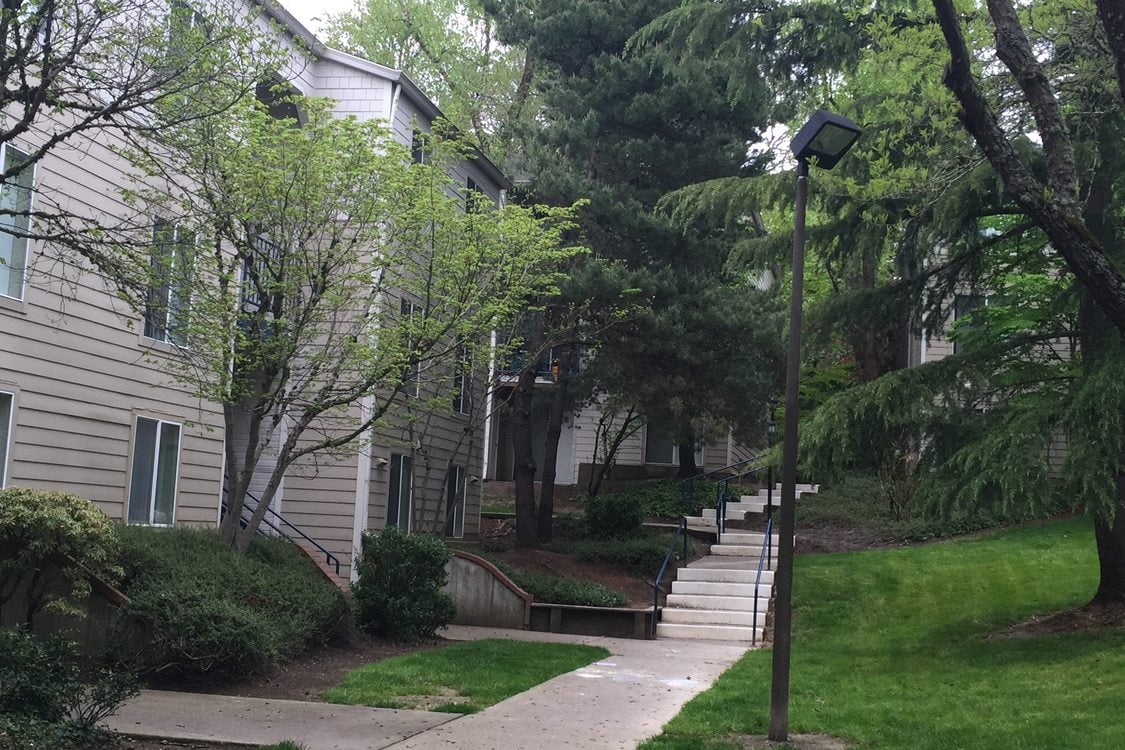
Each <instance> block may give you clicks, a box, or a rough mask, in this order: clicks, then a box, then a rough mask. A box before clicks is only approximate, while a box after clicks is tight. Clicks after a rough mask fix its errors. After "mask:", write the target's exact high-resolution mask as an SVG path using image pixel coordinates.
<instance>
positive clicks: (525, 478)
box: [511, 316, 545, 547]
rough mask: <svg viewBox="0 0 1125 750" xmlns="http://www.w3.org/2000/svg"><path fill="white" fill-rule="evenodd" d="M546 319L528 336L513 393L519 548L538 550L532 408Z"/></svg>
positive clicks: (538, 320)
mask: <svg viewBox="0 0 1125 750" xmlns="http://www.w3.org/2000/svg"><path fill="white" fill-rule="evenodd" d="M544 323H545V322H544V321H543V319H542V316H535V318H534V319H533V320H532V321H531V327H532V332H531V335H530V336H529V337H528V338H529V340H528V345H527V347H526V350H527V355H526V357H525V361H524V363H523V368H522V369H521V370H520V374H519V378H518V379H517V381H516V390H515V393H513V394H512V402H511V403H512V448H513V452H514V459H515V466H513V467H512V478H513V479H514V480H515V485H516V546H518V547H538V546H539V532H538V519H537V518H536V511H535V470H536V469H537V468H539V467H537V466H536V465H535V452H534V451H533V450H532V435H533V433H534V430H533V427H534V415H533V413H532V405H533V403H534V396H535V375H536V370H538V365H539V355H540V354H541V352H542V349H543V325H544Z"/></svg>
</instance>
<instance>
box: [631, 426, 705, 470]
mask: <svg viewBox="0 0 1125 750" xmlns="http://www.w3.org/2000/svg"><path fill="white" fill-rule="evenodd" d="M658 437H659V435H658ZM648 440H649V426H648V425H645V439H644V446H643V451H642V452H641V457H642V458H643V459H644V462H645V464H647V465H649V466H679V465H680V444H679V443H677V442H676V441H675V440H673V441H672V462H671V463H663V462H660V461H649V460H648ZM695 465H696V466H698V467H701V468H702V466H703V442H702V441H698V440H697V441H695Z"/></svg>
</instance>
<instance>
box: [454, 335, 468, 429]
mask: <svg viewBox="0 0 1125 750" xmlns="http://www.w3.org/2000/svg"><path fill="white" fill-rule="evenodd" d="M469 365H470V363H469V352H468V347H464V346H462V347H461V356H460V357H459V358H458V360H457V365H456V367H455V369H454V371H453V404H452V406H453V411H454V412H456V413H458V414H468V413H469V397H470V395H471V393H470V389H471V388H472V384H471V381H470V378H469Z"/></svg>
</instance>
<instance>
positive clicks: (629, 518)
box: [586, 494, 641, 539]
mask: <svg viewBox="0 0 1125 750" xmlns="http://www.w3.org/2000/svg"><path fill="white" fill-rule="evenodd" d="M640 526H641V503H640V500H639V499H638V498H637V497H636V496H634V495H625V494H622V495H599V496H597V497H590V498H587V499H586V530H587V533H588V534H589V535H590V536H591V537H593V538H595V539H624V538H625V537H627V536H629V535H630V534H632V533H633V532H634V531H636V530H637V529H639V528H640Z"/></svg>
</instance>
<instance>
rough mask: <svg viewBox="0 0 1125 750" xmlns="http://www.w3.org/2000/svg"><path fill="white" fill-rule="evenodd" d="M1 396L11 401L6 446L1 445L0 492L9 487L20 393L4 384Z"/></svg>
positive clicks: (0, 392) (9, 403)
mask: <svg viewBox="0 0 1125 750" xmlns="http://www.w3.org/2000/svg"><path fill="white" fill-rule="evenodd" d="M9 389H10V390H9ZM0 396H7V397H8V398H9V399H10V401H9V402H8V428H7V433H6V434H7V437H6V439H5V441H4V444H3V445H0V449H2V450H3V451H4V453H3V456H2V457H0V458H2V460H0V490H2V489H4V488H5V487H7V486H8V481H9V478H10V472H11V466H12V446H13V445H15V432H16V407H17V401H18V391H17V390H16V389H15V388H13V387H12V386H10V385H8V384H7V383H4V384H3V386H2V387H0Z"/></svg>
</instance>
